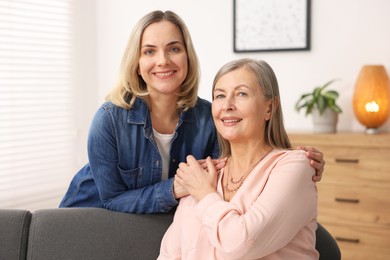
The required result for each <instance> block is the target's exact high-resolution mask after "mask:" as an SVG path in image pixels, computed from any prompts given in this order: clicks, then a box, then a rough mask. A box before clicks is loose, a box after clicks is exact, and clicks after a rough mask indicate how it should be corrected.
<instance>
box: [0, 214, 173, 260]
mask: <svg viewBox="0 0 390 260" xmlns="http://www.w3.org/2000/svg"><path fill="white" fill-rule="evenodd" d="M172 218H173V213H169V214H153V215H137V214H126V213H118V212H113V211H109V210H105V209H97V208H66V209H42V210H37V211H34V212H33V213H31V212H29V211H26V210H7V209H0V260H14V259H15V260H16V259H31V260H45V259H47V260H62V259H63V260H73V259H77V260H79V259H80V260H84V259H85V260H89V259H91V260H92V259H93V260H98V259H105V260H106V259H107V260H111V259H112V260H116V259H118V260H120V259H127V260H128V259H136V260H142V259H156V258H157V256H158V253H159V249H160V241H161V238H162V237H163V235H164V233H165V230H166V229H167V228H168V226H169V224H170V223H171V222H172Z"/></svg>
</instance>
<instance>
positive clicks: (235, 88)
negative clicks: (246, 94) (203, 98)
mask: <svg viewBox="0 0 390 260" xmlns="http://www.w3.org/2000/svg"><path fill="white" fill-rule="evenodd" d="M239 88H247V89H250V87H249V86H247V85H245V84H239V85H238V86H235V87H234V90H237V89H239ZM215 91H222V92H225V90H223V89H221V88H215V89H214V91H213V92H215Z"/></svg>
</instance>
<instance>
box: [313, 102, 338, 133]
mask: <svg viewBox="0 0 390 260" xmlns="http://www.w3.org/2000/svg"><path fill="white" fill-rule="evenodd" d="M338 115H339V114H338V113H336V112H334V111H333V110H331V109H329V108H327V109H325V111H324V113H322V115H320V111H318V109H313V110H312V117H313V124H314V133H336V129H337V121H338Z"/></svg>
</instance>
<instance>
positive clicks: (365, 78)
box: [353, 65, 390, 129]
mask: <svg viewBox="0 0 390 260" xmlns="http://www.w3.org/2000/svg"><path fill="white" fill-rule="evenodd" d="M389 102H390V81H389V77H388V76H387V73H386V70H385V67H384V66H382V65H366V66H363V68H362V69H361V70H360V73H359V76H358V79H357V81H356V85H355V92H354V96H353V109H354V112H355V115H356V117H357V119H358V120H359V122H360V123H361V124H363V125H364V126H366V127H367V129H376V128H378V127H379V126H381V125H382V124H384V123H385V122H386V120H387V119H388V118H389V112H390V103H389Z"/></svg>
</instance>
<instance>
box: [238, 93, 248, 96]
mask: <svg viewBox="0 0 390 260" xmlns="http://www.w3.org/2000/svg"><path fill="white" fill-rule="evenodd" d="M238 96H239V97H246V96H248V94H246V93H245V92H238Z"/></svg>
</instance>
